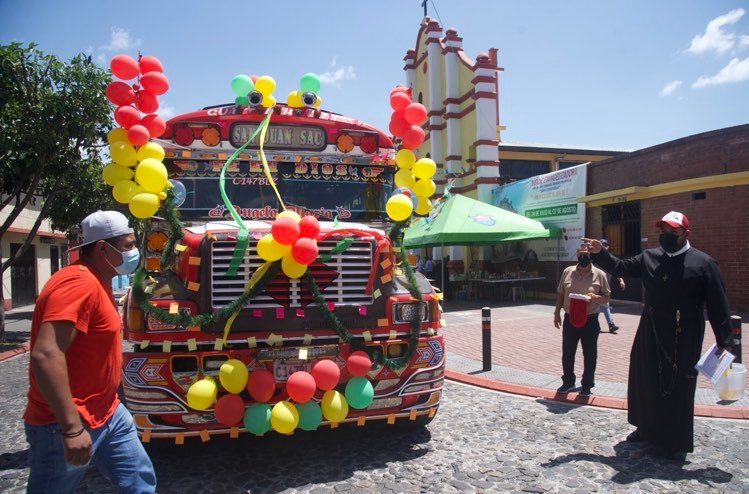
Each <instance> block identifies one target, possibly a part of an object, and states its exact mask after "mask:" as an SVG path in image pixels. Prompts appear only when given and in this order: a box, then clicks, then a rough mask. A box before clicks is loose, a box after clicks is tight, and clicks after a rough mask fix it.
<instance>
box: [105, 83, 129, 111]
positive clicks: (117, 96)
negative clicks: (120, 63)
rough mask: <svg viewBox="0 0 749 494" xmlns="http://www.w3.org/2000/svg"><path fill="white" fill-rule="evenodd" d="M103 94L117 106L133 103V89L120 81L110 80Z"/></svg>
mask: <svg viewBox="0 0 749 494" xmlns="http://www.w3.org/2000/svg"><path fill="white" fill-rule="evenodd" d="M105 94H106V96H107V99H108V100H109V101H111V102H112V103H114V104H115V105H117V106H122V105H130V104H133V103H135V91H133V88H132V87H130V85H128V84H126V83H124V82H122V81H112V82H110V83H109V84H107V89H106V90H105Z"/></svg>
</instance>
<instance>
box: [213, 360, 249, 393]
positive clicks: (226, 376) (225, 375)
mask: <svg viewBox="0 0 749 494" xmlns="http://www.w3.org/2000/svg"><path fill="white" fill-rule="evenodd" d="M218 379H219V381H221V386H223V387H224V389H226V390H227V391H228V392H229V393H234V394H239V393H241V392H242V390H244V387H245V386H246V385H247V366H246V365H244V363H243V362H242V361H241V360H238V359H235V358H233V359H229V360H227V361H226V362H224V363H223V364H221V367H220V368H219V370H218Z"/></svg>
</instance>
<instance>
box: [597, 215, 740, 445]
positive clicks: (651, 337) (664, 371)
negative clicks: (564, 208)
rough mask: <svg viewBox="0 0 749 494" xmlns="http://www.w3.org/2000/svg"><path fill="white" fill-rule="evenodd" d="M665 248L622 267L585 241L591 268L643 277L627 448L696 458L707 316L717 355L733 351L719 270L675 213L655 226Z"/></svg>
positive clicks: (632, 364)
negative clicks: (644, 446)
mask: <svg viewBox="0 0 749 494" xmlns="http://www.w3.org/2000/svg"><path fill="white" fill-rule="evenodd" d="M655 226H656V227H657V228H659V229H660V231H661V235H660V237H659V242H660V244H661V247H659V248H655V249H647V250H644V251H643V252H642V253H640V254H638V255H636V256H633V257H630V258H627V259H618V258H617V257H615V256H613V255H612V254H610V253H609V252H608V251H607V250H606V249H602V246H601V243H600V242H599V241H598V240H594V239H587V238H584V239H583V241H584V242H585V243H586V244H587V245H588V248H589V250H590V252H591V257H592V259H593V262H595V263H596V264H597V265H598V266H600V267H601V268H602V269H604V270H605V271H607V272H609V273H611V274H613V275H614V276H620V277H621V276H629V277H639V278H641V279H642V283H643V285H644V287H645V304H644V308H643V312H642V316H641V318H640V324H639V326H638V328H637V334H636V335H635V340H634V343H633V344H632V352H631V354H630V360H629V381H628V386H627V404H628V420H629V423H630V424H632V425H634V426H635V427H637V429H635V431H634V432H632V433H631V434H630V435H629V436H627V440H628V441H634V442H637V441H648V442H650V443H651V444H653V445H654V446H656V447H657V448H658V449H659V451H661V452H662V453H663V454H665V455H668V456H673V457H677V456H681V457H683V455H684V454H685V453H686V452H692V451H693V450H694V394H695V390H696V388H697V371H696V370H695V368H694V366H695V364H696V363H697V361H698V360H699V358H700V354H701V352H702V340H703V338H704V336H705V316H704V310H705V308H707V317H708V319H709V320H710V325H711V326H712V328H713V333H715V340H716V342H717V346H718V353H722V352H723V351H724V350H726V349H728V348H729V347H730V345H731V315H730V311H729V308H728V299H727V297H726V291H725V288H724V286H723V278H722V276H721V274H720V269H719V268H718V265H717V263H716V262H715V260H714V259H713V258H711V257H710V256H708V255H707V254H705V253H704V252H701V251H699V250H697V249H695V248H693V247H691V246H690V245H689V241H688V240H687V237H688V236H689V220H688V219H687V217H686V216H684V215H683V214H682V213H679V212H676V211H671V212H670V213H668V214H667V215H665V216H664V217H663V219H662V220H660V221H658V222H657V223H656V224H655Z"/></svg>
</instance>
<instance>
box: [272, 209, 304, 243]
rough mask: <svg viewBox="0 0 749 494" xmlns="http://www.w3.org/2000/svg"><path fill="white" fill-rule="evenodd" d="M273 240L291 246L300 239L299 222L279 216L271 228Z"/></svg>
mask: <svg viewBox="0 0 749 494" xmlns="http://www.w3.org/2000/svg"><path fill="white" fill-rule="evenodd" d="M270 231H271V233H272V234H273V238H274V239H276V242H278V243H279V244H283V245H291V244H293V243H294V241H295V240H296V239H297V238H299V220H295V219H294V218H290V217H288V216H281V215H279V216H278V217H277V218H276V220H275V221H274V222H273V224H272V225H271V227H270Z"/></svg>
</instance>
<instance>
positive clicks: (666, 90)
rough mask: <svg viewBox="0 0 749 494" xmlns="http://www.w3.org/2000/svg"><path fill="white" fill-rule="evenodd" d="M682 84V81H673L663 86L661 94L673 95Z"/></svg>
mask: <svg viewBox="0 0 749 494" xmlns="http://www.w3.org/2000/svg"><path fill="white" fill-rule="evenodd" d="M679 86H681V81H679V80H676V81H671V82H669V83H668V84H666V85H665V86H663V89H661V92H660V95H661V96H671V95H672V94H673V92H674V91H676V88H678V87H679Z"/></svg>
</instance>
